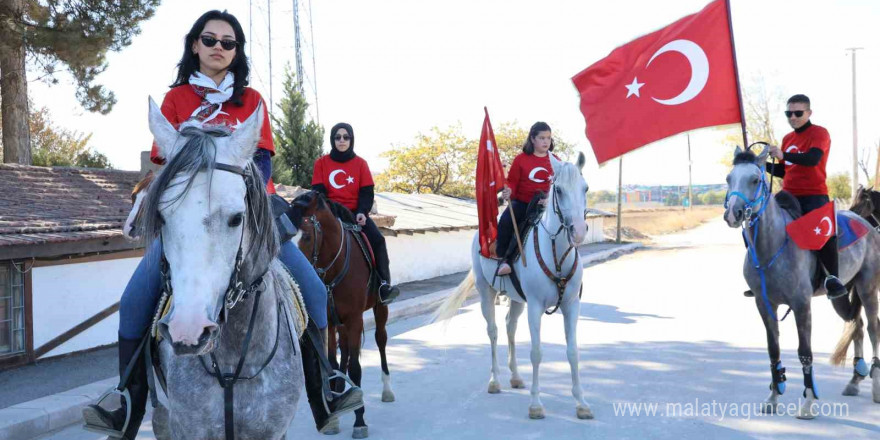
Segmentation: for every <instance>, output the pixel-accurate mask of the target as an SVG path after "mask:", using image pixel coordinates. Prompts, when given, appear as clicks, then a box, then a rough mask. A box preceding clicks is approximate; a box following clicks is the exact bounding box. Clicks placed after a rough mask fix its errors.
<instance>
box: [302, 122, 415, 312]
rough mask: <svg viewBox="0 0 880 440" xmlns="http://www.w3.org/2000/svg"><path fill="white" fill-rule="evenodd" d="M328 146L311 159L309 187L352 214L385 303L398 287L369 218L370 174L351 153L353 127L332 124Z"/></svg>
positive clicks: (379, 235)
mask: <svg viewBox="0 0 880 440" xmlns="http://www.w3.org/2000/svg"><path fill="white" fill-rule="evenodd" d="M330 145H331V148H330V154H327V155H325V156H321V157H320V158H319V159H318V160H316V161H315V168H314V171H313V172H312V189H313V190H316V191H318V192H321V193H323V194H324V195H325V196H327V198H328V199H330V200H333V201H334V202H337V203H339V204H341V205H343V206H345V207H346V208H348V209H349V210H351V212H352V213H354V215H355V220H356V221H357V223H358V224H359V225H361V227H362V229H363V231H364V233H365V234H366V235H367V239H368V240H369V241H370V246H372V248H373V253H374V254H375V257H376V270H377V271H378V272H379V278H380V279H381V283H380V285H379V297H380V300H381V301H382V304H388V303H390V302H391V301H393V300H394V298H396V297H397V295H399V294H400V290H399V289H398V288H397V287H395V286H392V285H391V271H390V270H389V268H388V264H389V261H388V249H387V248H386V246H385V237H383V236H382V233H381V232H379V228H378V227H376V224H375V223H373V220H372V219H370V208H372V206H373V197H374V194H373V175H372V174H371V173H370V167H369V166H368V165H367V161H365V160H364V159H363V158H361V157H360V156H358V155H357V154H355V153H354V130H352V128H351V125H349V124H346V123H345V122H340V123H338V124H336V125H334V126H333V128H332V129H330Z"/></svg>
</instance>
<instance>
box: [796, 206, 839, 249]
mask: <svg viewBox="0 0 880 440" xmlns="http://www.w3.org/2000/svg"><path fill="white" fill-rule="evenodd" d="M785 231H786V232H788V236H789V237H791V239H792V240H794V242H795V244H797V245H798V247H799V248H801V249H808V250H812V251H816V250H819V249H822V246H825V243H827V242H828V240H829V239H830V238H831V237H833V236H834V234H837V222H836V221H835V218H834V202H828V203H826V204H825V205H824V206H822V207H821V208H819V209H816V210H813V211H811V212H810V213H809V214H807V215H805V216H803V217H801V218H799V219H797V220H795V221H793V222H791V223H789V224H788V225H786V226H785Z"/></svg>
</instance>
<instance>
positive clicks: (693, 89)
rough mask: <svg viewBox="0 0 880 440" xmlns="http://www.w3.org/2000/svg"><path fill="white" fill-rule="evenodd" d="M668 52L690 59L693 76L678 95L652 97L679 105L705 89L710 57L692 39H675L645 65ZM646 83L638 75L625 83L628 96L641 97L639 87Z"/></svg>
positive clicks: (661, 102) (668, 103) (662, 102)
mask: <svg viewBox="0 0 880 440" xmlns="http://www.w3.org/2000/svg"><path fill="white" fill-rule="evenodd" d="M666 52H678V53H680V54H682V55H684V56H685V58H687V59H688V62H689V63H690V65H691V78H690V80H689V81H688V85H687V87H685V89H684V90H682V91H681V93H679V94H678V95H676V96H674V97H672V98H669V99H657V98H655V97H653V96H652V97H651V99H653V100H654V101H656V102H657V103H659V104H663V105H679V104H684V103H685V102H688V101H690V100H692V99H694V98H695V97H696V96H697V95H699V94H700V92H702V91H703V88H704V87H706V82H707V81H708V80H709V58H708V57H706V52H704V51H703V49H702V48H701V47H700V46H699V45H697V43H694V42H693V41H690V40H675V41H670V42H669V43H666V44H665V45H664V46H663V47H661V48H660V49H658V50H657V52H654V55H652V56H651V59H650V60H648V64H646V65H645V68H647V67H648V66H650V65H651V62H652V61H654V58H657V57H658V56H660V55H662V54H664V53H666ZM644 85H645V83H640V82H639V79H638V78H637V77H633V82H632V84H628V85H625V86H624V87H626V90H627V93H626V97H627V98H629V97H630V96H633V95H635V96H636V98H640V97H641V95H640V94H639V89H640V88H642V86H644Z"/></svg>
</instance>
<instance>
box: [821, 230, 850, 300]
mask: <svg viewBox="0 0 880 440" xmlns="http://www.w3.org/2000/svg"><path fill="white" fill-rule="evenodd" d="M837 257H838V256H837V237H836V236H835V237H831V239H829V240H828V242H827V243H825V246H823V247H822V249H820V250H819V261H821V262H822V265H823V266H825V270H826V271H827V277H825V290H827V292H828V293H826V296H828V299H836V298H840V297H842V296H844V295H846V294H847V293H848V292H847V291H846V286H844V285H843V283H841V282H840V279H839V278H837V275H838V268H837Z"/></svg>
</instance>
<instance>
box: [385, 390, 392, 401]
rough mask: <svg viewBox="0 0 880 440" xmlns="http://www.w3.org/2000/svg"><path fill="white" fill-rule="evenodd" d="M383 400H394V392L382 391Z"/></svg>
mask: <svg viewBox="0 0 880 440" xmlns="http://www.w3.org/2000/svg"><path fill="white" fill-rule="evenodd" d="M382 401H383V402H394V393H393V392H391V391H388V390H385V391H382Z"/></svg>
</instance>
